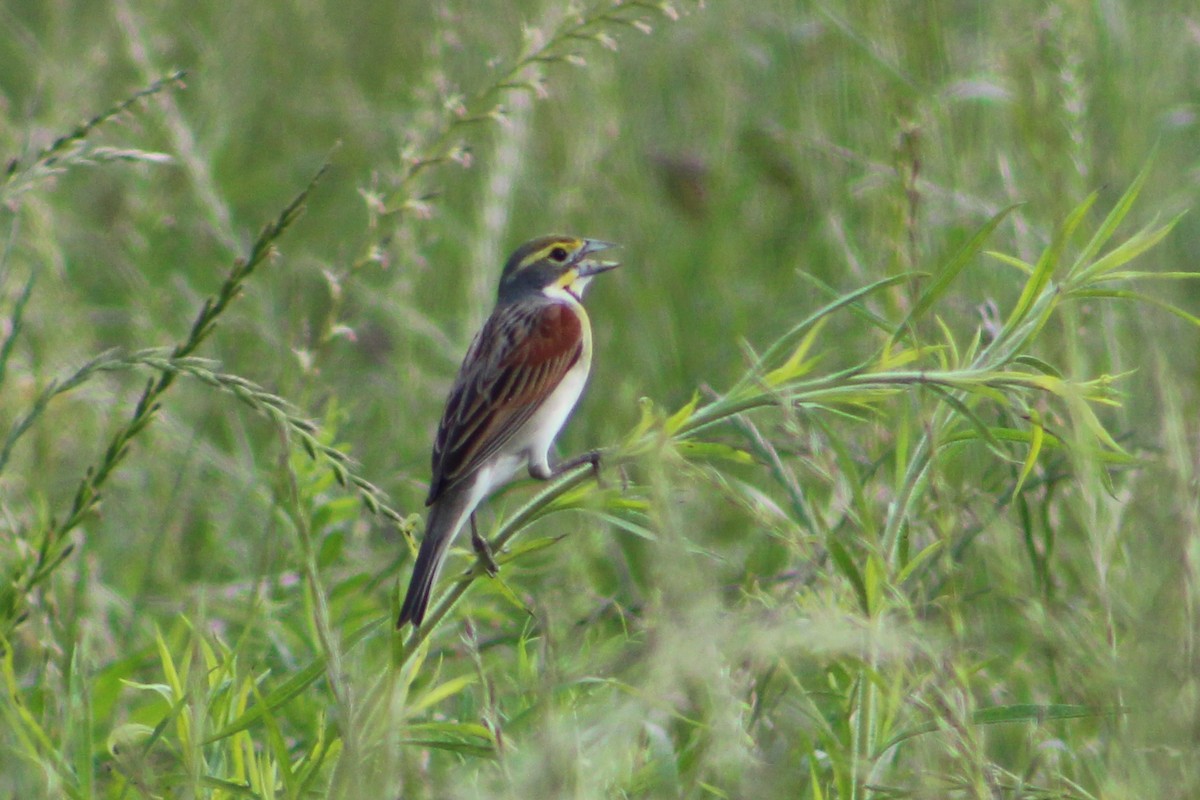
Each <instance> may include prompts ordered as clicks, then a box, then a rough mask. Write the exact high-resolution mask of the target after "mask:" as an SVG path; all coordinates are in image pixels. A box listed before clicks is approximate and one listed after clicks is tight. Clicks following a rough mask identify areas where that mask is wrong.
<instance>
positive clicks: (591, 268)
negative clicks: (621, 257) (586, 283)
mask: <svg viewBox="0 0 1200 800" xmlns="http://www.w3.org/2000/svg"><path fill="white" fill-rule="evenodd" d="M617 246H618V245H615V244H613V243H612V242H602V241H600V240H599V239H584V242H583V247H582V248H581V249H580V251H579V256H578V260H577V261H576V266H575V270H576V273H577V274H578V276H579V277H580V278H590V277H592V276H593V275H599V274H600V273H601V272H608V271H609V270H610V269H616V268H617V267H619V266H621V262H620V261H596V260H595V259H592V258H589V256H591V255H592V253H599V252H602V251H604V250H611V249H612V248H614V247H617Z"/></svg>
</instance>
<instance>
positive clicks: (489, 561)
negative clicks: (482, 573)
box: [471, 511, 500, 577]
mask: <svg viewBox="0 0 1200 800" xmlns="http://www.w3.org/2000/svg"><path fill="white" fill-rule="evenodd" d="M471 546H472V547H474V548H475V553H476V554H477V555H478V556H479V560H480V561H482V562H483V568H484V569H486V570H487V574H488V575H491V576H492V577H495V576H496V573H497V572H499V571H500V570H499V568H498V567H497V566H496V559H494V558H492V547H491V545H489V544H488V543H487V539H485V538H483V537H482V536H480V535H479V528H477V527H475V512H474V511H472V512H471Z"/></svg>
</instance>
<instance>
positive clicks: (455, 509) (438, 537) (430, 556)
mask: <svg viewBox="0 0 1200 800" xmlns="http://www.w3.org/2000/svg"><path fill="white" fill-rule="evenodd" d="M471 488H472V487H471V481H464V482H463V483H462V484H460V485H458V486H455V487H452V488H450V489H448V490H447V491H446V492H444V493H443V494H442V496H441V497H439V498H438V499H437V501H436V502H434V504H433V505H432V506H430V508H429V517H428V519H426V521H425V537H424V538H423V539H422V540H421V549H420V550H419V551H418V552H417V565H416V566H415V567H413V576H412V580H411V581H409V584H408V594H406V595H405V596H404V605H402V606H401V607H400V618H399V619H398V620H396V627H397V628H403V627H404V625H405V623H408V622H411V623H412V624H413V627H415V628H419V627H420V626H421V622H422V621H423V620H424V619H425V610H426V609H427V608H428V607H429V595H430V593H431V592H432V591H433V584H434V582H435V581H436V580H437V577H438V573H440V572H441V571H442V562H443V561H445V560H446V551H447V550H449V549H450V543H451V542H453V541H454V537H455V536H457V535H458V532H459V531H460V530H461V529H462V526H463V523H464V522H466V520H467V517H469V516H470V515H471V512H472V511H474V510H475V508H474V505H473V504H472V502H471V499H472V498H471V494H472V492H471Z"/></svg>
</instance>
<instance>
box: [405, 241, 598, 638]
mask: <svg viewBox="0 0 1200 800" xmlns="http://www.w3.org/2000/svg"><path fill="white" fill-rule="evenodd" d="M612 246H613V245H611V244H609V243H608V242H601V241H597V240H595V239H578V238H575V237H571V236H544V237H542V238H540V239H534V240H532V241H530V242H526V243H525V244H523V245H521V246H520V247H518V248H517V250H516V252H515V253H513V254H512V256H511V257H509V259H508V263H506V264H505V265H504V272H503V273H502V274H501V276H500V291H499V293H498V297H497V299H496V307H495V309H494V310H493V311H492V315H491V316H490V317H488V320H487V322H485V323H484V324H483V328H481V329H480V331H479V333H477V334H475V339H474V341H472V342H471V347H470V348H469V349H468V350H467V355H466V357H465V358H464V359H463V363H462V366H460V367H459V369H458V377H456V378H455V379H454V386H453V387H452V388H451V389H450V397H449V398H448V399H447V400H446V410H445V411H444V412H443V413H442V421H441V424H440V425H438V432H437V438H436V439H435V440H434V443H433V478H432V480H431V481H430V484H429V497H428V498H427V499H426V500H425V504H426V505H427V506H429V507H430V508H429V517H428V519H427V520H426V522H425V537H424V539H423V540H422V541H421V549H420V551H419V552H418V553H417V564H416V566H415V567H414V568H413V576H412V580H411V581H410V583H409V585H408V594H407V595H406V596H405V598H404V604H403V606H402V607H401V609H400V619H399V620H398V621H397V623H396V627H397V628H400V627H403V626H404V625H405V623H408V622H411V623H413V625H414V626H415V627H419V626H420V625H421V622H422V621H423V620H424V619H425V611H426V609H427V608H428V607H429V596H430V592H431V590H432V589H433V584H434V581H436V580H437V576H438V573H439V572H440V571H441V567H442V562H443V561H445V559H446V552H447V550H448V549H449V548H450V543H451V542H453V541H454V538H455V537H456V536H457V535H458V532H459V530H461V529H462V527H463V525H464V524H466V523H467V522H468V521H469V522H470V524H471V542H472V544H473V545H474V546H475V549H476V551H477V552H478V553H479V554H480V555H481V556H482V557H483V558H484V559H485V561H486V562H487V563H488V564H489V565H490V566H489V569H491V570H492V571H494V570H495V565H494V564H493V563H492V562H491V556H490V553H489V550H488V547H487V542H486V541H485V540H484V539H483V538H482V537H480V536H479V532H478V531H477V530H476V528H475V509H476V507H478V505H479V504H480V503H481V502H482V501H483V500H484V499H485V498H487V496H488V495H490V494H491V493H492V492H493V491H495V490H496V489H497V488H499V487H501V486H503V485H504V484H506V483H508V482H509V481H510V480H512V478H513V477H514V476H515V475H516V474H517V472H518V471H520V469H521V468H522V467H527V468H528V470H529V474H530V475H531V476H533V477H534V478H539V479H542V480H547V479H549V478H552V477H554V476H555V475H558V474H560V473H562V472H564V471H566V470H568V469H572V468H574V467H577V466H580V465H581V464H587V463H590V464H591V465H592V468H593V469H597V468H598V466H599V454H598V453H596V452H595V451H593V452H589V453H585V454H584V455H582V456H580V457H578V458H574V459H571V460H570V461H567V462H564V463H562V464H558V465H553V466H552V465H551V464H550V447H551V445H552V444H553V443H554V437H555V436H557V435H558V432H559V431H560V430H562V427H563V425H564V424H565V423H566V421H567V417H568V416H570V414H571V411H572V410H573V409H574V408H575V404H576V403H577V402H579V396H580V395H581V394H582V393H583V386H584V384H585V383H586V382H587V377H588V371H589V370H590V369H591V366H592V329H591V324H590V323H589V322H588V315H587V312H586V311H585V310H584V308H583V303H582V299H583V292H584V289H585V288H586V287H587V285H588V283H589V282H590V281H591V279H592V278H593V277H594V276H596V275H599V274H600V273H601V272H607V271H608V270H610V269H613V268H614V267H616V266H618V264H617V263H616V262H613V261H599V260H596V259H595V258H593V256H594V255H595V254H596V253H599V252H601V251H603V250H607V249H609V248H610V247H612Z"/></svg>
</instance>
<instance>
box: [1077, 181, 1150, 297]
mask: <svg viewBox="0 0 1200 800" xmlns="http://www.w3.org/2000/svg"><path fill="white" fill-rule="evenodd" d="M1152 164H1153V158H1151V159H1149V160H1147V161H1146V164H1145V166H1143V167H1142V170H1141V172H1139V173H1138V174H1137V177H1136V178H1134V179H1133V183H1131V184H1130V185H1129V188H1128V189H1126V190H1125V194H1123V195H1121V199H1120V200H1118V201H1117V204H1116V205H1114V206H1113V207H1112V210H1111V211H1109V212H1108V216H1106V217H1105V218H1104V222H1102V223H1100V227H1099V228H1097V229H1096V232H1095V234H1093V235H1092V238H1091V240H1090V241H1088V243H1087V245H1085V246H1084V248H1083V250H1082V251H1080V253H1079V256H1078V257H1077V258H1076V259H1075V263H1074V264H1072V265H1071V270H1070V273H1068V274H1069V275H1074V274H1075V273H1076V272H1077V271H1078V270H1080V269H1083V267H1084V265H1085V264H1087V263H1088V262H1089V261H1091V260H1092V259H1093V258H1095V257H1096V255H1097V254H1098V253H1099V252H1100V249H1101V248H1103V247H1104V245H1105V244H1106V243H1107V242H1108V240H1109V239H1111V238H1112V235H1113V234H1114V233H1116V231H1117V228H1118V227H1119V226H1120V224H1121V222H1122V221H1123V220H1124V219H1125V217H1126V215H1127V214H1129V210H1130V209H1131V208H1133V203H1134V201H1135V200H1137V196H1138V194H1139V193H1140V192H1141V191H1142V186H1144V185H1145V183H1146V178H1148V177H1149V176H1150V167H1151V165H1152ZM1091 199H1092V200H1095V195H1092V198H1091ZM1089 205H1090V204H1089Z"/></svg>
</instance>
